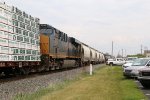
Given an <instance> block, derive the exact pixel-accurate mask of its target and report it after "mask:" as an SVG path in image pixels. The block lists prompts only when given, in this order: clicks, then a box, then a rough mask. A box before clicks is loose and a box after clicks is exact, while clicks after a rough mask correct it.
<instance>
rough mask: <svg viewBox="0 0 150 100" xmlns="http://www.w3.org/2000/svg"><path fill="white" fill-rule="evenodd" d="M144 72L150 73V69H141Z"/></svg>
mask: <svg viewBox="0 0 150 100" xmlns="http://www.w3.org/2000/svg"><path fill="white" fill-rule="evenodd" d="M140 71H142V72H150V67H146V68H142V69H140Z"/></svg>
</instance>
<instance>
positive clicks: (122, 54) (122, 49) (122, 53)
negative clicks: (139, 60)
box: [122, 49, 123, 57]
mask: <svg viewBox="0 0 150 100" xmlns="http://www.w3.org/2000/svg"><path fill="white" fill-rule="evenodd" d="M122 57H123V49H122Z"/></svg>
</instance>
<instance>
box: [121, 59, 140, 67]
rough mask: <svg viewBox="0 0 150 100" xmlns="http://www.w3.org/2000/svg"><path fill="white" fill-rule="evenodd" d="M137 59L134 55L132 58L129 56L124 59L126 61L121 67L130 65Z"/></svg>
mask: <svg viewBox="0 0 150 100" xmlns="http://www.w3.org/2000/svg"><path fill="white" fill-rule="evenodd" d="M137 59H138V58H135V57H134V58H133V59H132V60H131V58H129V59H128V60H127V61H126V63H125V64H123V65H122V68H127V67H130V66H132V64H133V62H135V61H136V60H137Z"/></svg>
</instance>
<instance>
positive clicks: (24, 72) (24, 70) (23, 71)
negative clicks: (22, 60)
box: [20, 67, 30, 75]
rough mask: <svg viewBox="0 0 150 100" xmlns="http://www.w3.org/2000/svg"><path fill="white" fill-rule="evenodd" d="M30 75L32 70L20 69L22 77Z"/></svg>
mask: <svg viewBox="0 0 150 100" xmlns="http://www.w3.org/2000/svg"><path fill="white" fill-rule="evenodd" d="M29 73H30V69H29V68H27V67H24V68H20V74H21V75H28V74H29Z"/></svg>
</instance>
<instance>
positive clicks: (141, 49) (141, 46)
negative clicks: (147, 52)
mask: <svg viewBox="0 0 150 100" xmlns="http://www.w3.org/2000/svg"><path fill="white" fill-rule="evenodd" d="M142 51H143V45H141V54H143V52H142Z"/></svg>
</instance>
